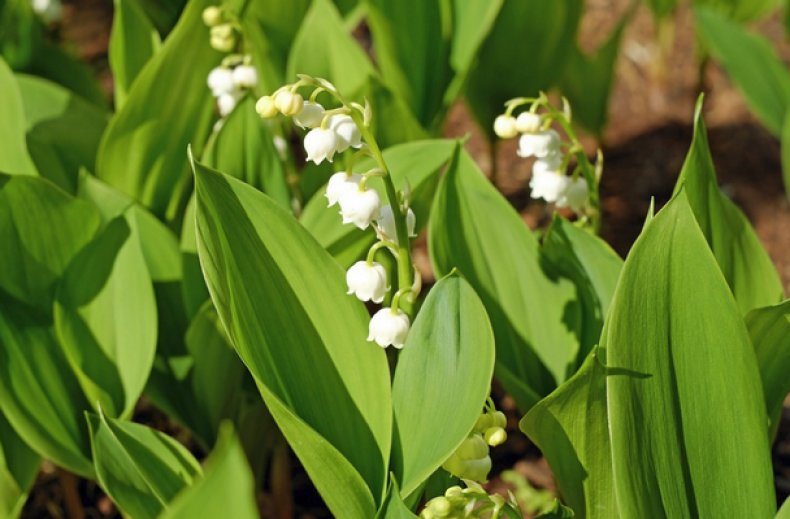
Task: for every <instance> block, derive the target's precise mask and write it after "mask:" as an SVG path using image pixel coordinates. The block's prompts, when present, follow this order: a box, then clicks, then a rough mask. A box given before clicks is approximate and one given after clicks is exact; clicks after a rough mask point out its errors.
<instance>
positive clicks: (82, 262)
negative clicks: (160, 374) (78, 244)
mask: <svg viewBox="0 0 790 519" xmlns="http://www.w3.org/2000/svg"><path fill="white" fill-rule="evenodd" d="M55 330H56V332H57V336H58V339H59V341H60V343H61V345H62V347H63V351H64V353H65V354H66V357H67V358H68V359H69V362H70V364H71V367H72V369H73V370H74V372H75V373H76V375H77V377H78V379H79V380H80V385H81V386H82V388H83V391H84V392H85V395H86V396H87V397H88V399H89V400H90V401H91V402H92V403H94V404H95V405H99V406H101V407H102V408H103V409H104V411H105V412H107V413H108V414H109V415H110V416H113V417H119V416H129V415H130V414H131V412H132V410H133V408H134V405H135V404H136V403H137V399H138V398H139V396H140V394H141V393H142V391H143V388H144V387H145V383H146V380H148V374H149V372H150V371H151V365H152V363H153V360H154V352H155V350H156V331H157V315H156V300H155V299H154V290H153V287H152V286H151V277H150V275H149V274H148V269H147V268H146V265H145V258H144V256H143V253H142V251H141V250H140V246H139V238H138V237H136V236H132V230H131V229H130V225H129V223H128V222H127V221H126V220H125V219H124V217H118V218H116V219H115V220H112V221H111V222H110V223H109V224H108V225H107V226H106V227H105V228H104V229H103V230H102V232H101V233H99V235H98V236H97V237H96V238H95V239H94V240H93V241H91V242H90V243H89V244H88V245H86V246H85V248H83V249H82V250H81V251H80V252H79V253H78V254H77V255H76V256H75V257H74V259H73V260H72V262H71V264H70V265H69V267H68V268H67V269H66V272H65V273H64V274H63V278H62V279H61V281H60V285H59V287H58V292H57V297H56V300H55Z"/></svg>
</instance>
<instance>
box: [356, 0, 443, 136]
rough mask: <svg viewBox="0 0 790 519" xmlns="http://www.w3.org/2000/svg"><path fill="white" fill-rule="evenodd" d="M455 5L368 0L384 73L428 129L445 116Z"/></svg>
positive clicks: (425, 0) (418, 0)
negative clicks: (442, 114)
mask: <svg viewBox="0 0 790 519" xmlns="http://www.w3.org/2000/svg"><path fill="white" fill-rule="evenodd" d="M450 4H451V0H400V1H398V2H391V1H388V0H367V1H366V5H367V8H368V14H367V20H368V23H369V25H370V30H371V33H372V36H373V44H374V46H375V48H376V60H377V63H378V64H379V67H380V68H381V74H382V76H383V77H384V80H385V81H386V82H387V84H388V85H389V86H390V87H391V88H392V89H393V90H394V91H395V92H397V93H398V94H400V95H401V96H402V97H403V99H404V100H405V101H406V103H407V104H408V106H409V107H410V108H411V111H412V112H413V113H414V114H415V115H416V116H417V119H418V120H419V121H420V123H421V125H422V126H424V127H426V128H427V127H430V126H432V125H433V123H434V120H435V118H436V115H437V114H439V113H441V112H442V108H443V97H444V92H445V90H446V89H447V86H448V85H449V82H450V79H451V76H452V73H451V69H450V63H449V56H450V32H451V31H450V24H451V22H452V20H451V19H450V18H451V16H452V10H451V5H450ZM406 34H408V35H409V36H408V37H404V35H406Z"/></svg>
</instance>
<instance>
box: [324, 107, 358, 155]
mask: <svg viewBox="0 0 790 519" xmlns="http://www.w3.org/2000/svg"><path fill="white" fill-rule="evenodd" d="M328 126H329V129H330V130H332V131H334V132H335V133H336V134H337V140H338V147H337V151H338V152H339V153H342V152H344V151H346V150H347V149H348V148H349V147H352V148H361V147H362V134H361V133H360V131H359V128H358V127H357V124H356V123H355V122H354V119H352V118H351V116H350V115H345V114H336V115H333V116H331V117H330V118H329V125H328Z"/></svg>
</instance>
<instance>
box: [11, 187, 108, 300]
mask: <svg viewBox="0 0 790 519" xmlns="http://www.w3.org/2000/svg"><path fill="white" fill-rule="evenodd" d="M98 227H99V215H98V213H97V212H96V210H95V209H94V208H93V207H92V206H91V205H90V204H88V203H87V202H84V201H82V200H78V199H76V198H73V197H72V196H70V195H68V194H67V193H65V192H63V191H61V190H60V189H58V188H57V187H55V185H53V184H52V183H50V182H48V181H47V180H44V179H42V178H36V177H27V176H13V177H8V176H3V175H0V250H2V251H3V261H2V262H0V288H2V289H3V290H5V291H6V292H7V293H8V294H9V295H11V296H13V297H14V298H16V299H18V300H19V301H22V302H24V303H27V304H29V305H31V306H35V307H37V309H38V310H40V311H42V312H44V313H47V314H49V313H50V312H51V311H52V299H53V297H54V293H55V283H56V282H57V280H58V278H59V277H60V276H61V274H62V273H63V271H64V270H65V269H66V265H68V263H69V262H70V261H71V259H72V257H74V255H75V254H76V253H77V251H79V250H80V249H81V248H82V247H83V246H84V245H85V244H86V243H88V242H89V241H90V240H91V238H92V237H93V235H94V233H95V232H96V230H97V229H98Z"/></svg>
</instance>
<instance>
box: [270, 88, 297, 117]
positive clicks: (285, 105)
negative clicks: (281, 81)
mask: <svg viewBox="0 0 790 519" xmlns="http://www.w3.org/2000/svg"><path fill="white" fill-rule="evenodd" d="M274 104H275V105H276V106H277V109H278V110H279V111H281V112H282V113H283V115H296V114H298V113H299V112H301V111H302V106H304V99H302V96H301V95H299V94H297V93H296V92H291V91H290V90H288V89H282V90H280V91H279V92H277V93H276V94H275V95H274Z"/></svg>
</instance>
